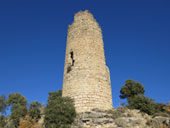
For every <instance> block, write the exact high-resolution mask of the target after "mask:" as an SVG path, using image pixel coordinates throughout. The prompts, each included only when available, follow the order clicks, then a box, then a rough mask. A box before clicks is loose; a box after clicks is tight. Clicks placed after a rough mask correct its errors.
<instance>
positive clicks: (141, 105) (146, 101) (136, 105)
mask: <svg viewBox="0 0 170 128" xmlns="http://www.w3.org/2000/svg"><path fill="white" fill-rule="evenodd" d="M153 101H154V100H153V99H150V98H147V97H145V96H144V95H135V96H134V97H130V98H128V105H127V107H128V108H130V109H139V110H140V111H142V112H145V113H147V114H149V115H152V114H154V113H155V104H154V102H153Z"/></svg>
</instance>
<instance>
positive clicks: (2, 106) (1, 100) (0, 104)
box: [0, 95, 7, 115]
mask: <svg viewBox="0 0 170 128" xmlns="http://www.w3.org/2000/svg"><path fill="white" fill-rule="evenodd" d="M6 108H7V101H6V97H5V95H1V96H0V115H2V113H4V112H5V110H6Z"/></svg>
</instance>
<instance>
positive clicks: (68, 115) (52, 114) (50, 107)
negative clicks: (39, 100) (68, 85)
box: [44, 91, 76, 128]
mask: <svg viewBox="0 0 170 128" xmlns="http://www.w3.org/2000/svg"><path fill="white" fill-rule="evenodd" d="M61 95H62V92H61V91H58V92H50V93H49V97H48V103H47V106H46V108H45V111H44V114H45V118H44V125H45V127H46V128H69V127H70V125H71V124H72V122H73V120H74V118H75V116H76V112H75V108H74V104H73V100H72V99H70V98H69V97H62V96H61Z"/></svg>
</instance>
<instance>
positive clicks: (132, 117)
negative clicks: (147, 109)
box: [72, 108, 170, 128]
mask: <svg viewBox="0 0 170 128" xmlns="http://www.w3.org/2000/svg"><path fill="white" fill-rule="evenodd" d="M72 128H170V117H160V116H156V117H152V116H149V115H147V114H145V113H141V112H140V111H139V110H129V109H124V108H121V109H120V108H119V109H118V110H111V111H100V110H97V109H93V110H92V111H91V112H84V113H79V114H78V115H77V117H76V119H75V121H74V123H73V125H72Z"/></svg>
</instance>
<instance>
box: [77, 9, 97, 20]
mask: <svg viewBox="0 0 170 128" xmlns="http://www.w3.org/2000/svg"><path fill="white" fill-rule="evenodd" d="M82 19H91V20H94V21H95V18H94V16H93V14H92V13H90V11H89V10H85V11H81V10H80V11H79V12H77V13H75V14H74V21H77V20H82Z"/></svg>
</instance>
